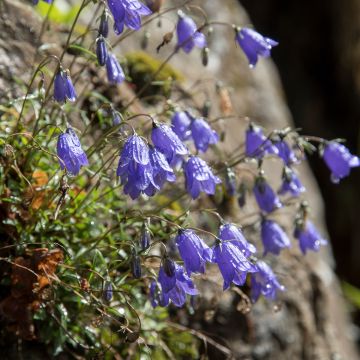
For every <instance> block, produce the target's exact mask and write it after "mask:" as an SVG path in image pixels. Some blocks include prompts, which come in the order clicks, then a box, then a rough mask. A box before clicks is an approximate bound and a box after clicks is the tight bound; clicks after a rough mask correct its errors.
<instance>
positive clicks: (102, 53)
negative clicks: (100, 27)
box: [96, 36, 108, 66]
mask: <svg viewBox="0 0 360 360" xmlns="http://www.w3.org/2000/svg"><path fill="white" fill-rule="evenodd" d="M107 55H108V52H107V48H106V43H105V40H104V38H103V37H102V36H100V37H98V38H97V40H96V57H97V60H98V63H99V65H100V66H104V65H105V63H106V59H107Z"/></svg>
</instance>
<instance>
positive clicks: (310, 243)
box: [294, 220, 327, 254]
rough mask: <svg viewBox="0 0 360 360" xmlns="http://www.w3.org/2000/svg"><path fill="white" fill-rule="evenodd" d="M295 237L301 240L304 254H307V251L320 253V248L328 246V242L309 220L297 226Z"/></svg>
mask: <svg viewBox="0 0 360 360" xmlns="http://www.w3.org/2000/svg"><path fill="white" fill-rule="evenodd" d="M294 236H295V238H296V239H298V240H299V245H300V249H301V251H302V252H303V254H306V251H307V250H312V251H319V250H320V246H322V245H327V241H326V240H325V239H323V238H322V236H321V235H320V233H319V232H318V230H317V229H316V227H315V225H314V224H313V223H312V222H311V221H309V220H306V221H303V222H299V223H298V224H296V226H295V231H294Z"/></svg>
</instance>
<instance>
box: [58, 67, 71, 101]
mask: <svg viewBox="0 0 360 360" xmlns="http://www.w3.org/2000/svg"><path fill="white" fill-rule="evenodd" d="M54 99H55V100H56V101H57V102H59V103H64V102H66V100H69V101H75V100H76V92H75V89H74V85H73V83H72V81H71V78H70V75H69V74H68V72H67V71H64V70H61V69H60V70H59V71H58V72H57V74H56V75H55V80H54Z"/></svg>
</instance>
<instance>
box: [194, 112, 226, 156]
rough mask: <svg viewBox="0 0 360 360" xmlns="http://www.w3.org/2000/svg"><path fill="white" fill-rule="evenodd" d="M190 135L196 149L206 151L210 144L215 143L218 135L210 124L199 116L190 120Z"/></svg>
mask: <svg viewBox="0 0 360 360" xmlns="http://www.w3.org/2000/svg"><path fill="white" fill-rule="evenodd" d="M191 135H192V138H193V140H194V144H195V147H196V149H197V150H200V151H202V152H206V151H207V149H208V147H209V145H210V144H216V143H217V142H218V141H219V136H218V134H217V133H216V131H215V130H213V129H212V128H211V127H210V125H209V124H208V123H207V122H206V121H205V120H204V119H201V118H195V119H193V121H192V122H191Z"/></svg>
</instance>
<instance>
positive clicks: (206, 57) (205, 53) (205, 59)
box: [201, 47, 210, 66]
mask: <svg viewBox="0 0 360 360" xmlns="http://www.w3.org/2000/svg"><path fill="white" fill-rule="evenodd" d="M209 52H210V49H209V48H208V47H204V48H203V49H202V51H201V60H202V64H203V65H204V66H208V63H209Z"/></svg>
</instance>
